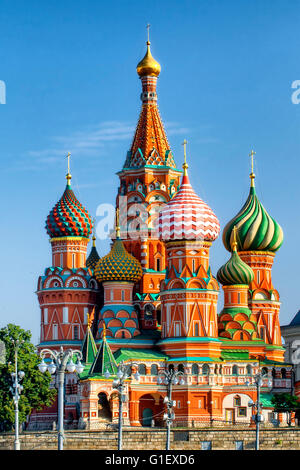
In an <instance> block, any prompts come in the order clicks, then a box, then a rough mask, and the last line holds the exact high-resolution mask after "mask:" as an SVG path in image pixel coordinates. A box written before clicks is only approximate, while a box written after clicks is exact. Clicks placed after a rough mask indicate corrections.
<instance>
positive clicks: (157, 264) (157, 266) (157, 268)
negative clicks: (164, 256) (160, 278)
mask: <svg viewBox="0 0 300 470" xmlns="http://www.w3.org/2000/svg"><path fill="white" fill-rule="evenodd" d="M156 271H160V259H159V258H158V259H157V260H156Z"/></svg>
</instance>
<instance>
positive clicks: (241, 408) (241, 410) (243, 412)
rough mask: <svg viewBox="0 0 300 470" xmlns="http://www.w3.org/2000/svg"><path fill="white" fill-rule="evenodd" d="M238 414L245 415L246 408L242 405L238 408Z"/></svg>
mask: <svg viewBox="0 0 300 470" xmlns="http://www.w3.org/2000/svg"><path fill="white" fill-rule="evenodd" d="M238 416H247V408H246V407H244V406H243V407H242V406H241V407H240V408H238Z"/></svg>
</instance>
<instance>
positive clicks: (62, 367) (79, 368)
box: [39, 347, 84, 450]
mask: <svg viewBox="0 0 300 470" xmlns="http://www.w3.org/2000/svg"><path fill="white" fill-rule="evenodd" d="M74 355H77V356H78V362H77V363H76V364H74V362H73V360H72V357H73V356H74ZM40 356H41V358H42V362H41V363H40V364H39V370H40V371H41V372H43V373H45V372H46V371H47V370H48V372H49V373H50V374H51V375H53V374H55V372H56V371H57V377H58V450H63V446H64V380H65V372H66V371H67V372H70V373H72V372H75V371H76V372H77V373H78V374H81V373H82V372H83V369H84V366H83V365H82V364H81V362H80V360H81V359H82V354H81V352H80V351H74V350H72V349H68V350H67V351H64V350H63V348H62V347H61V348H60V351H59V352H58V351H51V349H43V350H42V351H41V352H40ZM46 356H50V357H51V359H52V360H51V362H50V364H47V363H46V362H45V357H46Z"/></svg>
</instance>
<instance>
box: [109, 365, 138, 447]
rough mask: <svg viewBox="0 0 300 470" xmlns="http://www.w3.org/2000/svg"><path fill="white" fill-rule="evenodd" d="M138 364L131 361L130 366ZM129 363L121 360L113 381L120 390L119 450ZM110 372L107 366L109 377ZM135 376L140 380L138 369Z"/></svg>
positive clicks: (121, 443) (115, 387)
mask: <svg viewBox="0 0 300 470" xmlns="http://www.w3.org/2000/svg"><path fill="white" fill-rule="evenodd" d="M133 365H137V364H134V363H131V364H130V366H133ZM128 366H129V365H128V364H125V363H124V362H123V361H121V362H119V364H118V372H117V377H118V378H117V379H115V380H114V381H113V383H112V386H113V388H114V389H115V390H118V392H119V423H118V450H122V445H123V442H122V424H123V423H122V421H123V403H124V402H125V401H126V395H125V394H124V390H125V380H126V379H128V378H129V374H128ZM110 375H111V374H110V372H109V370H108V369H107V368H106V371H105V372H104V377H105V378H106V379H108V378H109V377H110ZM134 378H135V379H136V380H137V381H138V382H139V380H140V374H139V373H138V371H137V372H136V373H135V374H134Z"/></svg>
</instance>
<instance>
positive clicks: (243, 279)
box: [217, 227, 254, 286]
mask: <svg viewBox="0 0 300 470" xmlns="http://www.w3.org/2000/svg"><path fill="white" fill-rule="evenodd" d="M233 236H234V240H233V243H232V254H231V258H230V260H229V261H227V263H226V264H224V266H222V267H221V268H220V269H219V271H218V273H217V279H218V281H219V282H220V283H221V284H222V285H223V286H233V285H235V284H244V285H249V284H250V282H252V281H253V279H254V273H253V271H252V269H251V268H250V266H248V264H246V263H244V261H242V260H241V258H240V257H239V255H238V253H237V251H236V249H237V241H236V227H234V228H233Z"/></svg>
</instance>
